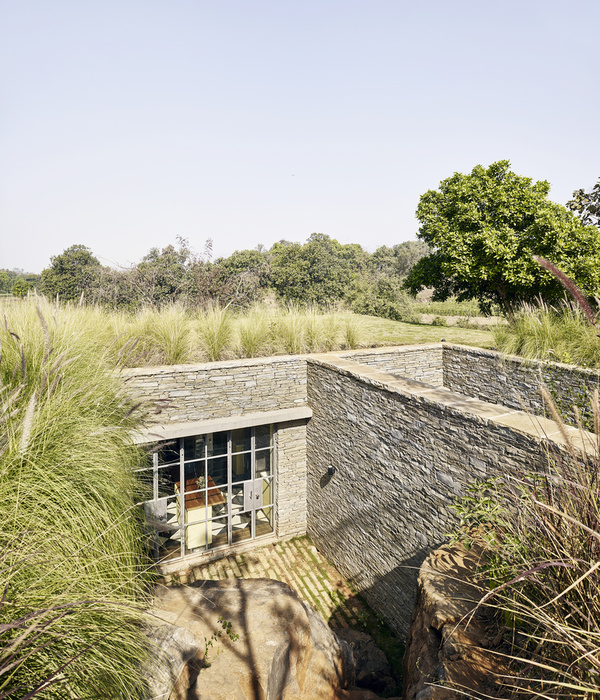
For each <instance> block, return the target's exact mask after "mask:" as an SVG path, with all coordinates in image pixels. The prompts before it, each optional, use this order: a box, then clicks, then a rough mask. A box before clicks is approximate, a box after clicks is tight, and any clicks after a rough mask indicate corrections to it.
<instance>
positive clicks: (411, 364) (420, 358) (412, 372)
mask: <svg viewBox="0 0 600 700" xmlns="http://www.w3.org/2000/svg"><path fill="white" fill-rule="evenodd" d="M336 355H337V356H338V357H343V358H344V359H348V360H352V362H356V363H357V364H361V365H367V366H368V367H377V369H379V370H380V371H381V372H389V373H393V374H401V375H402V376H403V377H407V378H408V379H416V380H417V381H420V382H426V383H427V384H431V385H432V386H443V382H444V370H443V346H442V345H441V344H440V343H436V344H435V345H419V346H405V347H397V348H375V349H372V350H354V351H352V352H347V353H336Z"/></svg>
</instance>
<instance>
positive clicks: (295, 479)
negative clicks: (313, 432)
mask: <svg viewBox="0 0 600 700" xmlns="http://www.w3.org/2000/svg"><path fill="white" fill-rule="evenodd" d="M275 444H276V448H277V452H276V454H277V536H278V537H280V538H282V539H283V538H287V537H298V536H301V535H305V534H306V468H307V466H306V421H293V422H290V423H281V424H279V425H278V426H277V435H276V443H275Z"/></svg>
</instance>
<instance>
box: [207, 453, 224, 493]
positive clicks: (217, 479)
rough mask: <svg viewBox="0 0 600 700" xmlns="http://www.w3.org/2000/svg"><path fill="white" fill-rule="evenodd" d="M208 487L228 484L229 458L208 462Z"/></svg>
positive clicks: (218, 458) (217, 458)
mask: <svg viewBox="0 0 600 700" xmlns="http://www.w3.org/2000/svg"><path fill="white" fill-rule="evenodd" d="M207 467H208V487H209V488H211V487H212V486H222V485H223V484H226V483H227V457H216V458H215V459H209V460H207Z"/></svg>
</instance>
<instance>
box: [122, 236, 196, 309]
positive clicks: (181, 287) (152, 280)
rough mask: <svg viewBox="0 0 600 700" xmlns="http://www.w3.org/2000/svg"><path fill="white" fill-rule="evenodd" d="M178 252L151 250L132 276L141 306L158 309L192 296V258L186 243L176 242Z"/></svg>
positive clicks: (168, 248)
mask: <svg viewBox="0 0 600 700" xmlns="http://www.w3.org/2000/svg"><path fill="white" fill-rule="evenodd" d="M177 242H178V244H179V248H178V249H177V248H175V247H174V246H172V245H168V246H167V247H166V248H163V249H162V250H159V249H158V248H152V249H151V250H150V252H149V253H148V254H147V255H145V256H144V257H143V258H142V261H141V262H140V263H138V265H137V267H135V268H134V270H133V272H132V284H133V285H134V287H135V288H136V289H137V291H138V296H139V299H140V300H141V301H142V303H144V304H148V305H150V306H153V307H160V306H163V305H164V304H170V303H173V302H175V301H188V300H189V298H190V297H193V296H194V292H195V285H194V265H195V264H196V256H195V255H194V253H193V252H192V250H191V249H190V247H189V244H188V242H187V240H185V239H184V238H180V237H178V238H177Z"/></svg>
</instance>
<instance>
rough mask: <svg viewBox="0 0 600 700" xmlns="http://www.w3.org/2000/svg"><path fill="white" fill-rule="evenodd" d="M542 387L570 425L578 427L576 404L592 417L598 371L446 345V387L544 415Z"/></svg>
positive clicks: (444, 361)
mask: <svg viewBox="0 0 600 700" xmlns="http://www.w3.org/2000/svg"><path fill="white" fill-rule="evenodd" d="M542 383H544V384H545V385H546V386H547V387H548V389H549V390H550V393H551V394H552V396H553V398H554V399H555V401H556V402H557V404H558V406H559V408H560V410H561V412H562V414H563V416H565V418H566V419H567V420H569V422H571V423H573V424H574V423H575V420H574V417H573V413H572V406H573V404H575V405H577V406H578V407H579V410H580V411H582V410H583V411H585V412H586V414H587V415H588V416H589V415H590V410H589V406H590V396H591V391H593V389H597V388H598V386H599V381H598V372H597V371H595V370H586V369H580V368H577V367H573V366H572V365H564V364H560V363H557V362H542V361H539V360H523V359H522V358H519V357H511V356H505V355H501V354H500V353H497V352H493V351H490V350H482V349H480V348H468V347H464V346H457V345H444V351H443V386H445V387H447V388H448V389H451V390H452V391H457V392H460V393H461V394H466V395H467V396H473V397H476V398H479V399H482V400H483V401H489V402H491V403H499V404H503V405H504V406H508V407H510V408H516V409H521V408H525V409H526V410H528V411H531V412H532V413H537V414H541V415H544V413H545V410H546V407H545V406H544V403H543V401H542V397H541V395H540V393H539V386H540V384H542Z"/></svg>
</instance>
